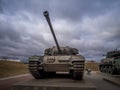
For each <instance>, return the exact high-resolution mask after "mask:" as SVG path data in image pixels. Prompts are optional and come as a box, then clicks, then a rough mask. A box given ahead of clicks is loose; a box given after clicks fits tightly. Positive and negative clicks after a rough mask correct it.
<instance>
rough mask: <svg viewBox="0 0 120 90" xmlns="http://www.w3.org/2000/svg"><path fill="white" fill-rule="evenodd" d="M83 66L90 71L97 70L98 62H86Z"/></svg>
mask: <svg viewBox="0 0 120 90" xmlns="http://www.w3.org/2000/svg"><path fill="white" fill-rule="evenodd" d="M85 68H89V69H91V70H92V71H99V63H97V62H86V63H85Z"/></svg>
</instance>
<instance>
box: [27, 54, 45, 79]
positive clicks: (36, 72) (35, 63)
mask: <svg viewBox="0 0 120 90" xmlns="http://www.w3.org/2000/svg"><path fill="white" fill-rule="evenodd" d="M40 59H42V57H41V56H39V57H38V56H36V57H35V56H33V57H31V58H30V59H29V71H30V73H31V74H32V76H33V77H35V78H36V79H42V78H44V76H45V75H44V74H45V72H44V70H43V67H42V65H41V62H40Z"/></svg>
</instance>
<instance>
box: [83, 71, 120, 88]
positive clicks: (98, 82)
mask: <svg viewBox="0 0 120 90" xmlns="http://www.w3.org/2000/svg"><path fill="white" fill-rule="evenodd" d="M85 76H86V77H85V78H86V79H88V80H89V81H91V82H92V83H93V84H94V85H95V86H96V87H97V90H120V87H119V86H117V85H114V84H112V83H110V82H108V81H105V80H103V76H102V75H101V74H96V73H95V72H93V73H91V75H85Z"/></svg>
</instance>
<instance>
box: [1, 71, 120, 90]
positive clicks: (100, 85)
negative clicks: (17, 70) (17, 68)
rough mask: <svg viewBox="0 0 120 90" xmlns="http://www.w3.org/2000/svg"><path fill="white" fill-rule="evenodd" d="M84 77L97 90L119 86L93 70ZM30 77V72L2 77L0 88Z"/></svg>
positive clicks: (118, 88) (3, 88) (117, 88)
mask: <svg viewBox="0 0 120 90" xmlns="http://www.w3.org/2000/svg"><path fill="white" fill-rule="evenodd" d="M60 78H64V76H61V77H60ZM84 78H85V80H88V81H90V82H92V83H93V84H94V85H95V86H96V87H97V90H120V87H118V86H116V85H114V84H112V83H109V82H107V81H105V80H103V77H102V75H100V74H96V73H95V72H93V73H91V75H87V74H86V73H85V77H84ZM30 79H33V77H32V76H31V75H30V74H26V75H22V76H17V77H12V78H4V79H3V78H2V79H0V90H10V87H11V86H12V84H15V83H17V82H23V81H28V80H30Z"/></svg>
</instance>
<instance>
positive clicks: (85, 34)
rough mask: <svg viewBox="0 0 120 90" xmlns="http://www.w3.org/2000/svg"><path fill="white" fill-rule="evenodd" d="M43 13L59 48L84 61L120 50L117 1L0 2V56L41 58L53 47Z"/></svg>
mask: <svg viewBox="0 0 120 90" xmlns="http://www.w3.org/2000/svg"><path fill="white" fill-rule="evenodd" d="M44 10H48V11H49V13H50V18H51V21H52V24H53V27H54V30H55V33H56V36H57V39H58V41H59V44H60V45H61V46H71V47H75V48H77V49H78V50H79V52H80V54H82V55H84V56H85V58H86V59H89V60H98V61H100V59H101V58H103V56H102V55H103V54H105V53H106V52H107V51H111V50H114V49H116V48H118V49H120V0H0V56H3V55H12V56H30V55H35V54H37V55H42V54H43V52H44V49H45V48H48V47H52V46H55V43H54V40H53V37H52V35H51V32H50V30H49V27H48V24H47V22H46V20H45V18H44V16H43V11H44Z"/></svg>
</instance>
